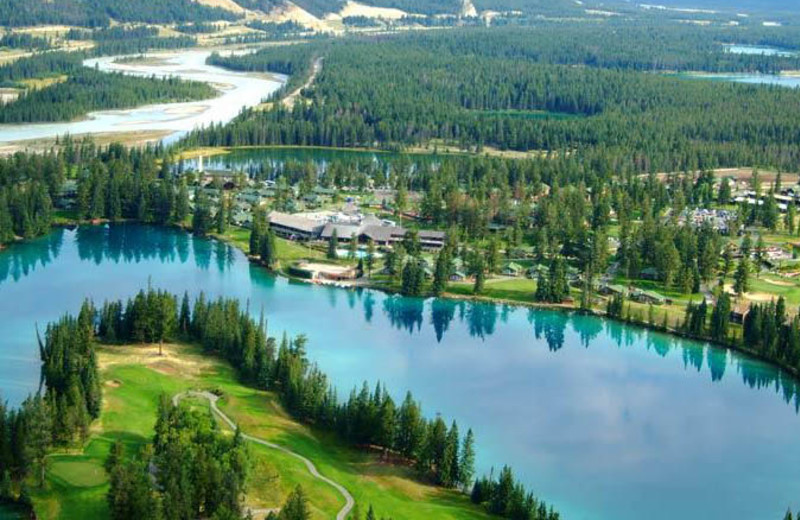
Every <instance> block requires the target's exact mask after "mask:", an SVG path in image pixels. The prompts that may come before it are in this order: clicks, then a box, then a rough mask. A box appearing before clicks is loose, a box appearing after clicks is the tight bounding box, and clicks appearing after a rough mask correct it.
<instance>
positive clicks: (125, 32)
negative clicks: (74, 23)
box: [66, 23, 207, 56]
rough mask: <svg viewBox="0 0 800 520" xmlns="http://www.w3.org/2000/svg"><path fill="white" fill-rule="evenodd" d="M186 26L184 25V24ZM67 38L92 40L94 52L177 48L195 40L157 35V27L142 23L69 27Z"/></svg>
mask: <svg viewBox="0 0 800 520" xmlns="http://www.w3.org/2000/svg"><path fill="white" fill-rule="evenodd" d="M206 25H207V24H202V23H200V24H192V25H190V27H195V26H197V27H204V26H206ZM184 27H186V26H184ZM66 38H67V39H69V40H94V41H95V47H94V54H96V55H99V56H104V55H108V54H129V53H136V52H144V51H146V50H150V49H177V48H183V47H192V46H194V45H196V44H197V40H195V39H194V38H193V37H190V36H172V37H167V38H163V37H161V36H159V32H158V28H156V27H149V26H144V25H139V26H133V27H124V26H114V27H103V28H99V29H95V30H92V31H90V30H85V29H70V30H69V32H67V34H66Z"/></svg>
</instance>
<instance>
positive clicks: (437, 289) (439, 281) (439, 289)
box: [431, 249, 450, 296]
mask: <svg viewBox="0 0 800 520" xmlns="http://www.w3.org/2000/svg"><path fill="white" fill-rule="evenodd" d="M449 270H450V259H449V257H448V254H447V252H446V251H445V250H444V249H443V250H442V251H440V252H439V255H438V256H437V257H436V268H435V269H434V271H433V284H432V286H431V291H432V292H433V294H434V296H441V295H442V294H443V293H444V291H445V290H446V289H447V278H448V276H449Z"/></svg>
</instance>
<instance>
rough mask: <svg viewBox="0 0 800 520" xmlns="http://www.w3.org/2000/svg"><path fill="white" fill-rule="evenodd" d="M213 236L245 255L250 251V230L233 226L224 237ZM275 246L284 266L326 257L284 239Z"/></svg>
mask: <svg viewBox="0 0 800 520" xmlns="http://www.w3.org/2000/svg"><path fill="white" fill-rule="evenodd" d="M212 236H214V237H216V238H219V239H221V240H224V241H226V242H229V243H230V244H232V245H233V246H235V247H238V248H239V249H241V250H242V251H244V252H245V253H248V252H249V251H250V230H249V229H245V228H241V227H234V226H231V227H230V228H228V230H227V231H226V232H225V233H224V234H223V235H218V234H212ZM275 245H276V247H277V256H278V261H279V262H280V263H281V264H284V265H286V264H290V263H292V262H296V261H298V260H305V259H309V260H310V259H321V258H323V257H324V256H325V255H324V254H323V253H322V252H321V251H318V250H316V249H312V248H310V247H306V246H305V245H303V244H301V243H298V242H292V241H291V240H285V239H283V238H275Z"/></svg>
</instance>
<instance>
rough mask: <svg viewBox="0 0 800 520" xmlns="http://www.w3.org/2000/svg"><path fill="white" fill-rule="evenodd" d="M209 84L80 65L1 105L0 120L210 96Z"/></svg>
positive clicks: (56, 117) (60, 117) (59, 117)
mask: <svg viewBox="0 0 800 520" xmlns="http://www.w3.org/2000/svg"><path fill="white" fill-rule="evenodd" d="M215 93H216V91H215V90H214V89H213V88H212V87H211V86H209V85H207V84H205V83H199V82H188V81H183V80H180V79H176V78H165V79H160V78H155V77H152V78H139V77H134V76H130V75H124V74H120V73H107V72H98V71H95V70H92V69H88V68H82V69H80V70H77V71H75V72H74V73H72V74H71V75H70V76H69V77H68V78H67V80H66V81H64V82H60V83H56V84H54V85H51V86H49V87H46V88H42V89H39V90H32V91H29V92H26V93H25V94H24V95H22V96H20V98H19V99H18V100H17V101H14V102H12V103H8V104H6V105H3V106H2V107H0V122H1V123H23V122H40V121H69V120H72V119H75V118H76V117H79V116H81V115H84V114H86V113H87V112H91V111H93V110H99V109H113V108H129V107H135V106H140V105H144V104H148V103H168V102H178V101H192V100H198V99H206V98H209V97H213V96H214V95H215Z"/></svg>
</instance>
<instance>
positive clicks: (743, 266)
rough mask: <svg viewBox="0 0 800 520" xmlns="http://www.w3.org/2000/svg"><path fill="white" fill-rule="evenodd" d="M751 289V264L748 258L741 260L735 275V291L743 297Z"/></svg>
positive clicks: (744, 257)
mask: <svg viewBox="0 0 800 520" xmlns="http://www.w3.org/2000/svg"><path fill="white" fill-rule="evenodd" d="M749 289H750V262H749V261H748V260H747V257H746V256H743V257H742V258H741V260H739V265H738V267H737V268H736V273H735V274H734V282H733V290H734V291H735V292H736V294H738V295H739V296H741V295H742V294H744V293H746V292H747V291H748V290H749Z"/></svg>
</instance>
